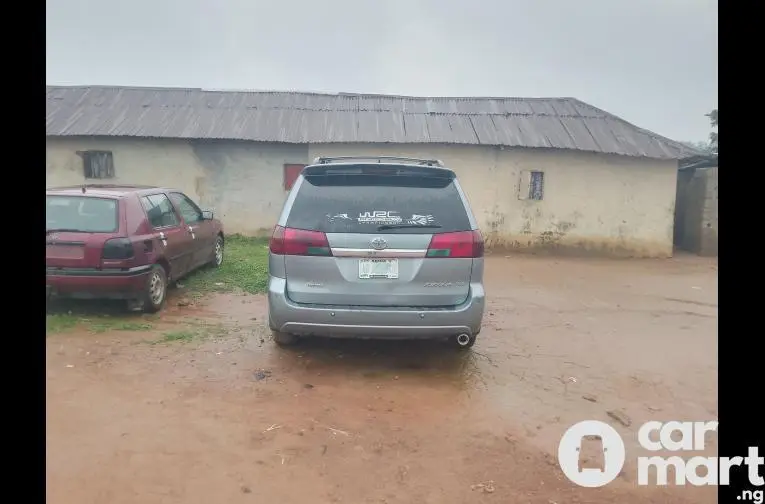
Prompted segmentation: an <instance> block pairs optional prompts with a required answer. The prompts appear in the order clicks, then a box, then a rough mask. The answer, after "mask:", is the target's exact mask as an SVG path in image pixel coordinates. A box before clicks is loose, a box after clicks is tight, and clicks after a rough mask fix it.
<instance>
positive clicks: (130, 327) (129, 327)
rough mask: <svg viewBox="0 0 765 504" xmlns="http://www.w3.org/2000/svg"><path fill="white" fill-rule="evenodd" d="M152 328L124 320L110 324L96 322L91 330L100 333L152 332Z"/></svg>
mask: <svg viewBox="0 0 765 504" xmlns="http://www.w3.org/2000/svg"><path fill="white" fill-rule="evenodd" d="M152 327H153V326H152V325H151V324H147V323H143V322H128V321H124V320H114V321H111V322H108V323H104V322H94V323H92V324H90V330H91V331H93V332H98V333H101V332H107V331H151V329H152Z"/></svg>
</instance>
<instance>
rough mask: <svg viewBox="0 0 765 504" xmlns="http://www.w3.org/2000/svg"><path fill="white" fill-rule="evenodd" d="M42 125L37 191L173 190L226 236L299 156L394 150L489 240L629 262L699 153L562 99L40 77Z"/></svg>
mask: <svg viewBox="0 0 765 504" xmlns="http://www.w3.org/2000/svg"><path fill="white" fill-rule="evenodd" d="M46 134H47V149H46V152H47V166H46V169H47V180H48V185H60V184H62V183H63V184H72V183H75V184H76V183H83V182H84V181H86V180H87V181H91V180H93V179H100V178H114V179H117V181H121V182H129V183H141V184H153V185H163V186H164V185H174V186H178V187H181V188H183V189H185V190H186V191H187V192H188V193H189V195H190V196H192V197H193V198H197V200H198V201H201V203H202V204H203V205H204V206H206V207H211V208H214V209H215V210H216V213H217V214H218V215H220V216H221V217H222V218H223V220H224V223H225V224H226V225H227V227H228V228H229V230H230V231H234V232H242V233H246V234H258V233H267V232H268V230H269V229H270V227H271V225H272V224H273V222H274V221H275V219H276V216H277V215H278V212H279V210H280V208H281V205H282V203H283V201H284V198H285V197H286V191H288V190H289V187H290V185H291V181H292V180H293V179H294V177H296V175H297V173H298V172H299V170H300V169H301V168H302V166H304V165H305V164H307V163H309V160H310V159H313V158H314V157H317V156H319V155H330V156H331V155H344V154H346V155H347V154H351V155H359V154H366V155H370V154H374V155H405V156H410V157H429V158H431V157H434V158H438V159H442V160H444V161H445V162H446V164H447V165H448V166H449V167H451V168H453V169H454V170H455V171H456V172H457V173H458V176H459V177H460V179H461V180H462V183H463V185H464V186H465V187H466V189H467V192H468V197H469V198H470V200H471V203H472V205H473V206H474V207H475V208H474V211H475V213H476V215H477V216H478V217H479V219H480V220H481V223H482V228H483V230H484V233H485V234H486V236H487V242H488V244H489V246H492V245H495V246H504V247H509V248H520V249H527V248H530V249H534V250H537V249H540V248H541V249H567V250H568V249H576V250H586V251H592V252H598V251H600V252H607V253H617V254H620V255H625V254H626V255H639V256H667V255H671V253H672V226H673V222H672V215H673V205H674V198H675V181H676V176H677V174H676V172H677V167H678V161H679V160H683V159H688V158H693V157H694V156H698V155H700V154H701V153H700V152H698V151H696V150H694V149H693V148H691V147H688V146H686V145H684V144H682V143H680V142H676V141H673V140H671V139H668V138H665V137H662V136H661V135H658V134H655V133H652V132H650V131H647V130H645V129H643V128H640V127H638V126H635V125H633V124H630V123H629V122H627V121H625V120H623V119H621V118H619V117H617V116H614V115H613V114H610V113H608V112H605V111H603V110H601V109H599V108H597V107H594V106H592V105H588V104H586V103H584V102H582V101H579V100H577V99H575V98H497V97H485V98H475V97H473V98H467V97H410V96H385V95H371V94H350V93H340V94H320V93H302V92H273V91H264V92H260V91H252V92H250V91H213V90H204V89H179V88H137V87H116V86H73V87H62V86H48V87H47V89H46ZM94 163H95V164H94ZM86 165H87V166H86ZM542 173H543V174H544V175H543V176H542V175H540V174H542ZM542 179H543V180H544V196H543V197H540V199H536V196H535V197H529V187H530V186H531V185H535V184H536V185H538V184H539V180H542ZM536 185H535V187H536Z"/></svg>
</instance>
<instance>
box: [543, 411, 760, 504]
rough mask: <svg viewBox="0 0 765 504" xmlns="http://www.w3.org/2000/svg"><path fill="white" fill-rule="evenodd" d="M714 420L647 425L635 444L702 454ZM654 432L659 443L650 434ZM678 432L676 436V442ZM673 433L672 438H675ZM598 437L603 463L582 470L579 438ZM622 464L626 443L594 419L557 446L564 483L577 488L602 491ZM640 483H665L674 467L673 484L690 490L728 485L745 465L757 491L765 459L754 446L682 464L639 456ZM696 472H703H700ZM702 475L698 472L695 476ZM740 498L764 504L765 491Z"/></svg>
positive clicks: (680, 460) (677, 459)
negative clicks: (732, 474)
mask: <svg viewBox="0 0 765 504" xmlns="http://www.w3.org/2000/svg"><path fill="white" fill-rule="evenodd" d="M717 426H718V422H716V421H711V422H677V421H671V422H666V423H663V422H657V421H652V422H647V423H645V424H643V425H642V426H641V427H640V430H639V431H638V442H639V443H640V446H642V447H643V448H644V449H646V450H648V451H651V452H657V451H661V450H668V451H672V452H682V451H701V450H703V449H704V445H705V435H706V433H707V432H716V431H717ZM653 433H658V439H652V437H651V435H652V434H653ZM675 433H679V435H680V437H679V439H676V438H677V434H675ZM673 435H674V437H675V439H673ZM591 437H594V438H599V439H600V441H601V443H602V450H603V452H602V455H603V463H602V465H601V467H599V468H583V467H582V466H581V462H582V460H581V458H582V453H581V447H582V440H584V439H587V438H591ZM625 460H626V452H625V448H624V441H623V440H622V437H621V436H620V435H619V433H618V432H616V430H615V429H614V428H613V427H611V426H610V425H608V424H607V423H604V422H600V421H597V420H586V421H583V422H579V423H577V424H575V425H573V426H571V427H570V428H569V429H568V430H567V431H566V432H565V433H564V434H563V437H562V438H561V440H560V444H559V445H558V462H559V463H560V467H561V469H562V470H563V473H564V474H565V475H566V477H567V478H568V479H570V480H571V481H572V482H574V483H576V484H577V485H579V486H584V487H601V486H604V485H607V484H608V483H610V482H612V481H613V480H614V479H616V477H617V476H618V475H619V473H620V472H621V470H622V468H623V467H624V462H625ZM637 461H638V485H643V486H645V485H649V484H651V483H653V484H655V485H660V486H663V485H668V484H669V483H668V480H669V468H670V467H672V468H673V469H674V476H675V478H674V480H675V481H674V483H675V484H676V485H685V484H686V483H688V484H690V485H694V486H701V485H728V484H729V481H730V469H731V467H734V466H741V465H742V464H743V465H746V466H747V476H748V477H749V483H751V484H752V485H753V486H755V487H761V486H763V484H765V479H763V477H762V476H760V474H759V467H760V465H762V464H763V463H765V458H763V457H760V456H759V451H758V448H757V447H756V446H752V447H749V453H748V454H747V456H746V457H701V456H696V457H691V458H689V459H688V460H685V459H684V458H682V457H679V456H671V457H659V456H652V457H638V458H637ZM652 467H653V468H655V469H656V477H655V478H653V479H654V481H650V480H651V478H649V474H650V473H649V469H650V468H652ZM699 468H704V469H701V470H699ZM699 472H701V474H699ZM739 500H742V501H753V502H754V503H755V504H762V503H763V500H764V497H763V490H746V491H744V493H743V494H742V495H741V496H739Z"/></svg>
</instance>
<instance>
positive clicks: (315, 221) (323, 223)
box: [287, 174, 470, 234]
mask: <svg viewBox="0 0 765 504" xmlns="http://www.w3.org/2000/svg"><path fill="white" fill-rule="evenodd" d="M381 226H392V227H391V228H387V229H386V228H382V229H381ZM287 227H291V228H297V229H310V230H315V231H323V232H325V233H379V232H385V233H401V234H416V233H428V234H430V233H445V232H453V231H467V230H469V229H470V221H469V219H468V215H467V212H466V211H465V207H464V205H463V204H462V200H461V199H460V196H459V193H458V192H457V188H456V187H455V186H454V182H453V181H452V180H450V179H448V178H443V177H422V176H412V175H408V176H390V175H387V176H386V175H367V174H364V175H347V174H345V175H315V176H308V177H306V178H305V180H304V182H303V184H302V185H301V186H300V189H299V191H298V193H297V196H296V198H295V202H294V204H293V207H292V209H291V211H290V214H289V217H288V218H287Z"/></svg>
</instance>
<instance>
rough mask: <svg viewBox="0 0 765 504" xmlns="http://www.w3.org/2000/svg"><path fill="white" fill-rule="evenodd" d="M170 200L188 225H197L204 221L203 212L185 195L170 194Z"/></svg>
mask: <svg viewBox="0 0 765 504" xmlns="http://www.w3.org/2000/svg"><path fill="white" fill-rule="evenodd" d="M170 199H171V200H173V203H175V206H176V207H177V208H178V211H179V212H180V213H181V215H182V216H183V220H184V221H186V224H195V223H197V222H199V221H201V220H202V210H200V208H199V207H198V206H197V204H196V203H194V202H193V201H191V199H190V198H189V197H188V196H186V195H185V194H183V193H177V192H174V193H170Z"/></svg>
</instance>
